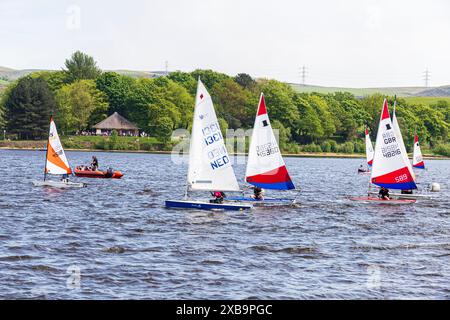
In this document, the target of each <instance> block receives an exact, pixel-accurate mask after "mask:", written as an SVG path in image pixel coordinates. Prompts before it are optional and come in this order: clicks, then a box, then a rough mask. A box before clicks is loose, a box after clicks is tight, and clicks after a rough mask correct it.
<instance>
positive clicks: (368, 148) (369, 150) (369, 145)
mask: <svg viewBox="0 0 450 320" xmlns="http://www.w3.org/2000/svg"><path fill="white" fill-rule="evenodd" d="M365 136H366V160H367V170H365V169H358V173H363V174H370V170H369V168H370V167H371V166H372V163H373V146H372V141H371V140H370V135H369V129H368V128H367V127H366V130H365Z"/></svg>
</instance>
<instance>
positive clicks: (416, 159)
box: [412, 133, 425, 169]
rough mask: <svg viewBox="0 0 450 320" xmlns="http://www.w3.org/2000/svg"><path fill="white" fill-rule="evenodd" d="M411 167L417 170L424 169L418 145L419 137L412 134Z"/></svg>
mask: <svg viewBox="0 0 450 320" xmlns="http://www.w3.org/2000/svg"><path fill="white" fill-rule="evenodd" d="M412 165H413V167H414V168H417V169H425V163H424V162H423V158H422V151H421V150H420V145H419V136H418V135H417V133H415V134H414V153H413V164H412Z"/></svg>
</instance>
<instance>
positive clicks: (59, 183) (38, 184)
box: [33, 180, 86, 188]
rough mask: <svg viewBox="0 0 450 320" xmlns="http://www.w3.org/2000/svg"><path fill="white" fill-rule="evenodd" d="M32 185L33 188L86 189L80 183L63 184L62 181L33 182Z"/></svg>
mask: <svg viewBox="0 0 450 320" xmlns="http://www.w3.org/2000/svg"><path fill="white" fill-rule="evenodd" d="M33 185H34V186H35V187H52V188H84V187H86V184H85V183H81V182H70V181H69V182H63V181H52V180H46V181H37V180H34V181H33Z"/></svg>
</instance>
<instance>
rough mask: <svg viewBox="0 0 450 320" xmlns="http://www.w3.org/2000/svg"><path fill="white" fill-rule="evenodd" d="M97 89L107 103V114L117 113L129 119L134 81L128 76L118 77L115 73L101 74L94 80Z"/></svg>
mask: <svg viewBox="0 0 450 320" xmlns="http://www.w3.org/2000/svg"><path fill="white" fill-rule="evenodd" d="M95 84H96V87H97V89H99V90H100V91H102V92H104V93H105V94H106V96H107V99H108V102H109V106H110V109H109V113H114V112H118V113H119V114H121V115H122V116H124V117H125V118H129V112H130V110H131V109H132V107H133V106H132V105H131V106H130V100H132V99H133V98H134V97H133V93H134V89H135V86H136V79H133V78H131V77H129V76H124V75H120V74H118V73H116V72H105V73H102V74H101V75H100V76H99V77H98V78H97V79H96V80H95Z"/></svg>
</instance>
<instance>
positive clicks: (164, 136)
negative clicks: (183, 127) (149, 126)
mask: <svg viewBox="0 0 450 320" xmlns="http://www.w3.org/2000/svg"><path fill="white" fill-rule="evenodd" d="M154 125H155V128H156V130H155V132H156V135H155V136H156V137H157V138H158V139H159V140H160V141H161V142H163V143H164V144H167V143H169V142H170V140H171V137H172V128H173V121H172V119H171V118H169V117H160V118H158V119H157V120H156V121H155V123H154Z"/></svg>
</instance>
